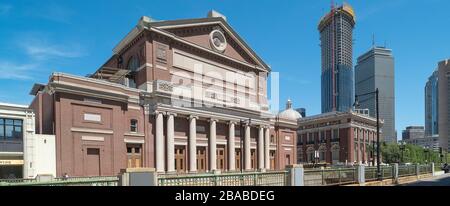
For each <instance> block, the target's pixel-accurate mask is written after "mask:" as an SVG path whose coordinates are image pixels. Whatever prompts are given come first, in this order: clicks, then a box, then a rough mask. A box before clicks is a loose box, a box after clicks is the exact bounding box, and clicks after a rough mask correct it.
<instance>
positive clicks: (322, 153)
mask: <svg viewBox="0 0 450 206" xmlns="http://www.w3.org/2000/svg"><path fill="white" fill-rule="evenodd" d="M326 151H327V149H326V147H324V146H320V148H319V160H320V161H321V162H324V161H325V154H326Z"/></svg>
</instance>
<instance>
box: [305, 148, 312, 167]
mask: <svg viewBox="0 0 450 206" xmlns="http://www.w3.org/2000/svg"><path fill="white" fill-rule="evenodd" d="M306 158H307V159H306V161H307V162H308V163H310V162H314V148H313V147H308V149H307V150H306Z"/></svg>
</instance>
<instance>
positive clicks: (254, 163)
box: [250, 149, 256, 170]
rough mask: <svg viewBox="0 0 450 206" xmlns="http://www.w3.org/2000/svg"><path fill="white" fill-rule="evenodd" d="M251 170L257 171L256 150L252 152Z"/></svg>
mask: <svg viewBox="0 0 450 206" xmlns="http://www.w3.org/2000/svg"><path fill="white" fill-rule="evenodd" d="M250 159H251V168H252V169H253V170H256V150H255V149H252V150H250Z"/></svg>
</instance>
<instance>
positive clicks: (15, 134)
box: [0, 118, 23, 140]
mask: <svg viewBox="0 0 450 206" xmlns="http://www.w3.org/2000/svg"><path fill="white" fill-rule="evenodd" d="M22 137H23V120H20V119H15V120H14V119H2V118H0V139H8V140H12V139H22Z"/></svg>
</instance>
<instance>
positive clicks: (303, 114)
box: [295, 108, 306, 117]
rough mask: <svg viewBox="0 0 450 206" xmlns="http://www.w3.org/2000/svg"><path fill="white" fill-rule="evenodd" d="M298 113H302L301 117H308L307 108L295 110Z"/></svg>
mask: <svg viewBox="0 0 450 206" xmlns="http://www.w3.org/2000/svg"><path fill="white" fill-rule="evenodd" d="M295 110H296V111H297V112H298V113H300V115H302V117H306V109H305V108H298V109H295Z"/></svg>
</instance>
